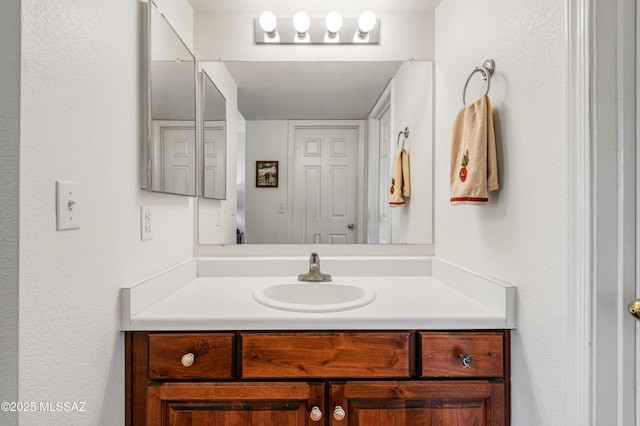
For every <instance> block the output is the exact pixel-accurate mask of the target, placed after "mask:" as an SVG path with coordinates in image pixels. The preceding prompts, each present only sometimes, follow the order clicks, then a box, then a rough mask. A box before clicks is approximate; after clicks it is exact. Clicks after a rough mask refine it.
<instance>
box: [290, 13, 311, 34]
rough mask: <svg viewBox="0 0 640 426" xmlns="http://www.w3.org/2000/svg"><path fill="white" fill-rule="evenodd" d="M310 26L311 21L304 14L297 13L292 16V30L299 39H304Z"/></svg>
mask: <svg viewBox="0 0 640 426" xmlns="http://www.w3.org/2000/svg"><path fill="white" fill-rule="evenodd" d="M310 25H311V19H310V18H309V15H307V14H306V13H305V12H297V13H296V14H295V15H293V28H294V29H295V30H296V32H297V33H298V35H299V36H300V37H304V36H305V34H306V33H307V31H309V26H310Z"/></svg>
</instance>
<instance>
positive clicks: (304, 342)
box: [125, 330, 510, 426]
mask: <svg viewBox="0 0 640 426" xmlns="http://www.w3.org/2000/svg"><path fill="white" fill-rule="evenodd" d="M509 346H510V343H509V331H508V330H494V331H420V330H407V331H336V332H332V331H300V332H250V331H238V332H206V333H203V332H193V333H191V332H179V333H178V332H173V333H172V332H166V333H162V332H142V331H134V332H127V333H126V336H125V348H126V354H125V359H126V372H125V373H126V389H125V391H126V405H125V407H126V409H125V411H126V421H125V423H126V425H129V426H158V425H161V426H182V425H190V426H201V425H202V426H205V425H225V426H226V425H238V426H242V425H263V426H269V425H274V426H275V425H277V426H281V425H284V426H288V425H310V426H314V425H318V426H350V425H358V426H364V425H367V426H370V425H380V426H386V425H402V426H418V425H419V426H436V425H438V426H442V425H444V426H471V425H479V426H508V425H510V385H509V377H510V367H509V362H510V361H509V353H510V351H509ZM184 353H194V354H195V355H196V356H195V358H194V362H193V364H192V365H190V366H189V367H184V366H183V365H182V363H181V357H182V356H183V355H184ZM465 354H466V355H469V356H470V358H465V363H467V364H469V363H470V365H468V366H467V365H465V364H464V363H463V362H462V358H461V355H465ZM193 367H196V369H194V368H193Z"/></svg>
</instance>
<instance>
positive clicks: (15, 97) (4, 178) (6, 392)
mask: <svg viewBox="0 0 640 426" xmlns="http://www.w3.org/2000/svg"><path fill="white" fill-rule="evenodd" d="M0 52H2V56H3V59H2V61H0V150H1V152H2V153H1V154H0V295H1V296H0V383H1V385H0V401H17V399H18V230H19V218H18V203H19V187H18V185H19V182H18V165H19V159H20V155H19V153H20V0H8V1H4V2H2V3H0ZM0 424H3V425H7V426H10V425H16V424H18V415H17V413H11V412H9V413H7V412H3V411H0Z"/></svg>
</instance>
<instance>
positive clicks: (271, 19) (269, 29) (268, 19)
mask: <svg viewBox="0 0 640 426" xmlns="http://www.w3.org/2000/svg"><path fill="white" fill-rule="evenodd" d="M258 22H259V23H260V28H261V29H262V31H264V42H265V43H279V42H280V36H279V35H278V31H277V29H278V18H276V15H275V14H274V13H273V12H271V11H269V10H265V11H264V12H262V13H261V14H260V18H259V19H258Z"/></svg>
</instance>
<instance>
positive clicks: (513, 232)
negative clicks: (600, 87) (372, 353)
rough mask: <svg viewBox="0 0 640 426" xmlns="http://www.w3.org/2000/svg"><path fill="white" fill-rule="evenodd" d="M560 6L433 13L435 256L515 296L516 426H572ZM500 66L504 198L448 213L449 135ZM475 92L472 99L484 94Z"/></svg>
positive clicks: (509, 0) (461, 5)
mask: <svg viewBox="0 0 640 426" xmlns="http://www.w3.org/2000/svg"><path fill="white" fill-rule="evenodd" d="M564 20H565V10H564V3H563V2H558V1H554V0H541V1H537V2H528V1H522V0H520V1H513V0H478V1H473V2H469V1H465V0H448V1H446V2H442V3H441V4H440V6H439V7H438V9H437V11H436V23H437V24H436V63H435V65H436V69H435V74H436V92H437V98H436V140H435V144H436V149H435V165H436V168H435V181H436V187H435V197H436V202H435V206H436V212H435V213H436V216H435V225H436V228H435V243H436V254H437V256H439V257H442V258H444V259H446V260H449V261H452V262H454V263H457V264H461V265H464V266H466V267H468V268H469V269H471V270H474V271H477V272H480V273H482V274H486V275H489V276H493V277H496V278H499V279H502V280H505V281H507V282H511V283H514V284H516V285H517V286H518V324H519V325H518V329H517V330H516V331H515V332H514V333H513V335H512V336H513V339H512V370H511V371H512V383H513V389H512V409H513V420H512V424H514V425H518V426H527V425H531V426H537V425H545V426H552V425H565V424H571V420H570V419H566V420H565V419H564V404H565V392H567V391H570V390H569V389H566V383H565V379H566V375H565V368H564V367H565V365H566V363H567V362H568V359H567V357H568V356H569V355H568V354H566V353H565V349H564V348H565V339H566V337H567V317H566V314H565V311H566V306H567V303H568V301H567V297H566V294H567V279H568V277H567V271H568V269H567V264H566V262H567V252H568V243H567V229H568V223H567V214H568V208H567V201H566V200H567V199H568V195H569V194H568V193H567V191H568V190H567V187H568V186H567V164H568V161H567V142H566V126H567V124H566V123H567V116H566V111H565V105H566V97H565V96H566V95H565V93H566V84H567V81H566V69H565V50H566V49H565V45H566V41H565V27H564ZM488 58H493V59H495V61H496V73H495V74H494V77H493V78H492V79H491V92H490V97H491V98H492V100H493V102H494V104H495V106H496V107H497V109H498V117H499V120H498V121H497V128H498V132H497V139H498V162H499V171H500V184H501V189H500V191H499V192H498V193H497V194H496V193H490V202H489V204H488V205H486V206H469V205H462V206H451V205H450V204H449V202H448V200H449V158H450V157H449V156H450V151H449V149H450V137H451V126H452V124H453V120H454V118H455V115H456V114H457V112H458V110H459V109H460V108H461V106H462V105H461V104H462V100H461V96H462V88H463V86H464V83H465V81H466V78H467V76H468V75H469V73H470V72H471V71H472V70H473V69H474V67H476V66H479V65H481V64H482V62H483V61H484V60H485V59H488ZM479 91H480V90H479V87H478V86H476V85H474V89H472V90H470V91H469V95H468V99H473V97H474V95H473V94H474V93H475V95H477V94H478V93H479Z"/></svg>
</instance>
